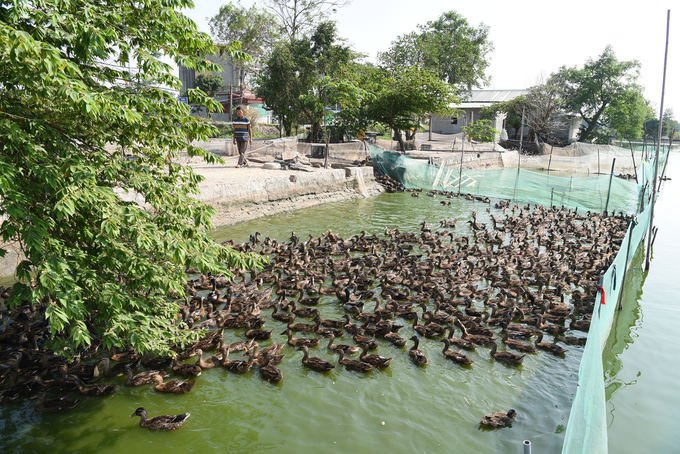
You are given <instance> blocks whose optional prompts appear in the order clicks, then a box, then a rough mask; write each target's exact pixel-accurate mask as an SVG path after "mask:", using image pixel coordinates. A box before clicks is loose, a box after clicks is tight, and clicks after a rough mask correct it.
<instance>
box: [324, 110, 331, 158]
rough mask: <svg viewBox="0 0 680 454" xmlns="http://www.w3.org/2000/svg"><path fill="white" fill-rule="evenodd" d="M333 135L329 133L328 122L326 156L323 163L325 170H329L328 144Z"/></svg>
mask: <svg viewBox="0 0 680 454" xmlns="http://www.w3.org/2000/svg"><path fill="white" fill-rule="evenodd" d="M330 136H331V135H330V134H329V133H328V122H327V123H326V156H325V157H324V161H323V168H324V169H327V168H328V143H329V141H330V138H331V137H330Z"/></svg>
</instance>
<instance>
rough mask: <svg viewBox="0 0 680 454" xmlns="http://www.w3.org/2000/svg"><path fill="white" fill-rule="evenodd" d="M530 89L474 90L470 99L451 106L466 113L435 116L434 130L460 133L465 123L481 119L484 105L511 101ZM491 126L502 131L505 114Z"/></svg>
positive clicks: (441, 132) (444, 132)
mask: <svg viewBox="0 0 680 454" xmlns="http://www.w3.org/2000/svg"><path fill="white" fill-rule="evenodd" d="M527 92H528V90H472V91H471V92H470V96H469V97H468V99H466V100H465V101H463V102H462V103H460V104H451V105H450V106H449V107H451V108H453V109H458V110H462V111H463V112H464V113H463V115H461V116H458V117H433V118H432V132H436V133H439V134H458V133H459V132H461V128H462V127H463V126H465V125H469V124H472V123H473V122H475V121H477V120H479V111H480V110H482V107H486V106H490V105H492V104H495V103H499V102H504V101H510V100H513V99H515V98H516V97H518V96H523V95H526V94H527ZM491 126H492V127H493V128H494V129H496V130H497V131H500V130H501V129H504V127H505V115H500V116H499V118H496V119H495V120H494V121H493V123H492V124H491Z"/></svg>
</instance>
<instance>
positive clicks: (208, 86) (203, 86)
mask: <svg viewBox="0 0 680 454" xmlns="http://www.w3.org/2000/svg"><path fill="white" fill-rule="evenodd" d="M223 85H224V81H223V80H222V78H221V77H220V76H218V75H217V74H199V75H198V76H196V88H198V89H199V90H203V91H204V92H206V94H207V95H208V96H215V93H217V90H219V89H220V88H222V86H223Z"/></svg>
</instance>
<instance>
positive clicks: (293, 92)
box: [255, 22, 355, 141]
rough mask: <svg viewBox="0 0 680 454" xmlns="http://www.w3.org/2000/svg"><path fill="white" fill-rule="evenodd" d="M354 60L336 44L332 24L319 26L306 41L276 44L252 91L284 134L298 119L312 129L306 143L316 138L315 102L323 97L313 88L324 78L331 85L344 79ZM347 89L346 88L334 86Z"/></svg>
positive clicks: (319, 124) (341, 46)
mask: <svg viewBox="0 0 680 454" xmlns="http://www.w3.org/2000/svg"><path fill="white" fill-rule="evenodd" d="M354 58H355V54H354V53H353V52H352V51H351V50H350V48H349V47H348V46H344V45H342V44H339V43H337V31H336V26H335V24H334V23H333V22H323V23H321V24H319V25H318V26H317V28H316V29H315V31H314V33H313V34H312V35H311V36H309V37H303V38H300V39H298V40H295V41H292V42H284V43H280V45H279V46H277V47H276V48H275V49H274V51H273V52H272V54H271V56H270V57H269V59H268V60H267V63H266V65H265V67H264V68H263V70H262V72H261V73H260V75H259V77H258V81H257V85H256V87H255V93H256V94H257V96H259V97H260V98H262V100H263V101H264V102H265V103H266V104H267V106H269V107H270V108H271V109H272V110H273V111H274V113H276V115H277V116H279V118H281V119H282V120H283V123H284V127H285V129H286V134H289V135H290V133H291V131H290V129H291V128H292V125H293V122H295V121H297V120H298V119H300V120H301V121H302V122H305V123H309V124H310V125H311V126H312V131H311V135H310V140H311V141H315V140H316V139H318V138H319V137H320V132H321V118H322V117H320V116H319V115H318V113H319V112H318V110H317V109H316V107H314V106H316V105H317V104H318V103H317V102H311V101H310V100H311V98H314V97H319V96H321V95H322V94H323V92H322V91H319V90H318V88H319V87H316V88H315V84H316V83H317V82H318V81H320V80H321V79H323V78H324V77H327V76H331V75H332V76H333V79H334V80H335V81H338V82H340V81H342V80H343V78H344V77H345V67H346V65H347V64H348V63H349V62H351V61H352V60H353V59H354ZM340 86H345V87H346V88H349V85H347V84H345V85H342V84H340V85H338V86H337V87H336V88H338V87H340Z"/></svg>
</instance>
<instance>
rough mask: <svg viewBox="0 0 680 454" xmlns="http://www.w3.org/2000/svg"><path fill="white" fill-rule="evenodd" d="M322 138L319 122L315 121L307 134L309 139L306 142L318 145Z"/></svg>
mask: <svg viewBox="0 0 680 454" xmlns="http://www.w3.org/2000/svg"><path fill="white" fill-rule="evenodd" d="M321 137H322V130H321V122H320V121H315V122H313V123H312V128H311V130H310V132H309V137H308V138H307V142H309V143H319V142H320V139H321Z"/></svg>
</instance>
